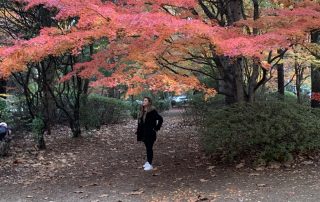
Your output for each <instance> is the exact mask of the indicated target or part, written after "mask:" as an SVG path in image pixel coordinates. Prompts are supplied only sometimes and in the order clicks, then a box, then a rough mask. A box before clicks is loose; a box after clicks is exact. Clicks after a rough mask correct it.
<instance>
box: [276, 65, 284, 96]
mask: <svg viewBox="0 0 320 202" xmlns="http://www.w3.org/2000/svg"><path fill="white" fill-rule="evenodd" d="M277 73H278V93H279V95H280V97H281V99H283V98H284V68H283V64H278V65H277Z"/></svg>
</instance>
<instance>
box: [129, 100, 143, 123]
mask: <svg viewBox="0 0 320 202" xmlns="http://www.w3.org/2000/svg"><path fill="white" fill-rule="evenodd" d="M140 106H141V105H140V104H139V103H138V102H136V101H134V102H132V103H131V104H130V115H131V117H132V118H134V119H137V118H138V115H139V111H140Z"/></svg>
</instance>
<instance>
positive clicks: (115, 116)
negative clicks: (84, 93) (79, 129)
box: [80, 94, 129, 128]
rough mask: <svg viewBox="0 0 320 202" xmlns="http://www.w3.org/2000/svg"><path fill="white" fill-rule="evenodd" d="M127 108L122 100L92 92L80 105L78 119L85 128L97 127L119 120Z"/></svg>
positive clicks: (125, 113) (125, 114)
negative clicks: (84, 102)
mask: <svg viewBox="0 0 320 202" xmlns="http://www.w3.org/2000/svg"><path fill="white" fill-rule="evenodd" d="M128 110H129V106H128V104H127V103H125V102H124V101H123V100H120V99H116V98H108V97H104V96H101V95H97V94H92V95H90V96H89V97H88V99H87V101H86V104H85V105H84V104H83V106H82V107H81V111H80V121H81V124H82V125H83V126H85V127H87V128H99V127H100V126H101V125H104V124H110V123H116V122H119V121H120V120H122V119H123V118H125V117H126V116H127V112H128Z"/></svg>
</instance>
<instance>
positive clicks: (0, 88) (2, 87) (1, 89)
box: [0, 79, 7, 99]
mask: <svg viewBox="0 0 320 202" xmlns="http://www.w3.org/2000/svg"><path fill="white" fill-rule="evenodd" d="M6 87H7V81H6V80H4V79H0V97H2V98H4V99H5V98H6V96H4V94H6V93H7V90H6ZM1 94H3V95H1Z"/></svg>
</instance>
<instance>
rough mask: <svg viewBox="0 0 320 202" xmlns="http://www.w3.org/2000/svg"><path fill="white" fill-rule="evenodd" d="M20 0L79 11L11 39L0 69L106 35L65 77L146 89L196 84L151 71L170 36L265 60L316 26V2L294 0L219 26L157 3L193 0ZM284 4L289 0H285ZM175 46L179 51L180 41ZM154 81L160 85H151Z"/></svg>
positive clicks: (0, 54) (319, 12) (0, 52)
mask: <svg viewBox="0 0 320 202" xmlns="http://www.w3.org/2000/svg"><path fill="white" fill-rule="evenodd" d="M21 1H24V2H27V3H28V6H27V7H26V9H28V8H30V7H33V6H36V5H39V4H44V5H45V6H46V7H48V8H53V7H54V8H57V9H58V10H59V13H58V14H57V16H56V18H57V19H59V20H64V19H67V18H70V17H74V16H78V17H79V21H78V23H77V24H76V26H70V27H66V28H65V29H64V30H61V29H57V28H44V29H43V30H42V31H41V34H40V35H39V36H37V37H35V38H33V39H31V40H28V41H16V42H15V44H14V46H12V47H4V48H1V49H0V58H1V63H0V66H1V68H0V74H1V75H4V76H9V75H10V73H11V72H14V71H22V70H23V69H24V68H25V67H26V65H27V64H28V63H30V62H38V61H41V60H42V59H44V58H45V57H47V56H49V55H53V56H59V55H62V54H64V53H66V52H72V53H73V54H77V53H78V52H79V51H80V50H81V49H82V48H83V46H85V45H88V44H91V43H92V42H94V41H95V40H98V39H101V38H103V37H106V38H108V39H109V41H110V44H109V46H108V48H107V49H103V50H101V52H99V53H97V54H95V55H93V57H92V58H93V59H92V61H90V62H85V63H81V64H77V65H76V66H75V71H74V72H71V73H70V74H68V75H67V76H66V77H65V78H64V79H68V78H70V77H71V76H73V75H75V74H78V75H80V76H81V77H85V78H90V77H92V76H95V77H96V78H98V79H99V81H97V82H95V83H93V85H94V86H97V85H108V86H113V85H117V84H119V83H125V84H126V85H129V86H130V85H131V86H134V84H137V83H139V85H144V84H145V83H146V82H148V84H150V86H151V88H164V89H165V90H175V91H178V90H181V89H184V88H187V87H186V86H191V87H194V86H198V87H199V88H201V86H200V83H199V82H196V79H195V78H194V77H188V78H183V77H177V76H176V75H172V74H165V73H163V72H162V73H159V72H157V71H159V68H157V61H156V56H157V55H159V54H161V53H162V52H163V51H164V50H166V48H167V46H168V43H166V40H167V39H168V38H171V39H172V38H179V37H183V38H184V39H185V40H186V41H188V42H190V44H189V45H190V46H193V47H195V48H197V46H198V47H199V46H201V44H200V42H202V41H203V39H206V40H207V42H208V43H211V44H212V45H213V46H214V47H215V51H216V53H217V54H223V55H227V56H231V57H236V56H245V57H254V58H258V59H260V60H261V61H263V60H264V57H265V55H264V54H263V52H264V51H270V50H276V49H278V48H284V47H286V48H287V47H290V45H291V44H292V43H296V42H297V41H299V40H300V41H305V40H306V37H305V33H306V32H309V31H310V30H312V29H315V28H319V27H320V20H319V19H320V18H319V17H320V6H319V4H318V3H315V2H311V1H304V2H302V3H298V4H297V3H294V4H292V5H294V7H292V8H290V9H286V8H283V9H274V10H271V11H270V10H268V11H266V12H263V15H262V16H261V18H260V19H259V20H256V21H253V20H252V19H247V20H244V21H241V22H239V23H238V24H237V25H236V26H234V27H220V26H218V25H217V24H215V23H212V22H210V23H208V21H207V20H206V19H192V18H191V17H190V18H187V19H186V16H178V15H177V16H175V15H170V14H168V13H166V12H163V9H162V7H163V6H171V7H174V8H176V7H180V8H183V9H186V10H188V9H191V8H194V7H196V6H197V5H196V4H197V3H196V2H197V1H195V0H175V1H172V0H153V1H150V0H119V1H117V2H116V3H111V1H106V2H103V1H101V0H81V1H78V0H21ZM286 2H287V3H290V4H291V1H286ZM279 3H281V2H280V1H279ZM244 26H245V27H247V28H248V29H252V28H259V30H260V35H256V36H254V35H250V34H248V33H247V32H245V31H244V29H243V27H244ZM189 39H192V40H193V41H191V40H189ZM197 39H199V40H197ZM173 41H174V40H173ZM179 48H180V50H182V51H183V50H184V48H183V47H182V46H180V47H179ZM186 50H187V49H186ZM177 55H178V54H177ZM114 57H117V58H118V59H117V61H116V62H112V63H111V62H110V60H109V59H110V58H114ZM128 61H135V62H137V64H138V66H137V67H135V68H133V71H132V72H130V73H128V72H126V70H125V69H126V68H125V67H126V65H125V64H127V62H128ZM116 63H117V64H116ZM100 68H104V69H107V70H113V72H114V75H113V77H112V78H104V77H103V75H102V74H101V73H100V71H99V69H100ZM159 82H160V83H161V85H160V86H159V85H157V83H159ZM175 85H177V86H180V88H179V89H177V88H178V87H177V88H176V87H175ZM136 86H137V85H136Z"/></svg>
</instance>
